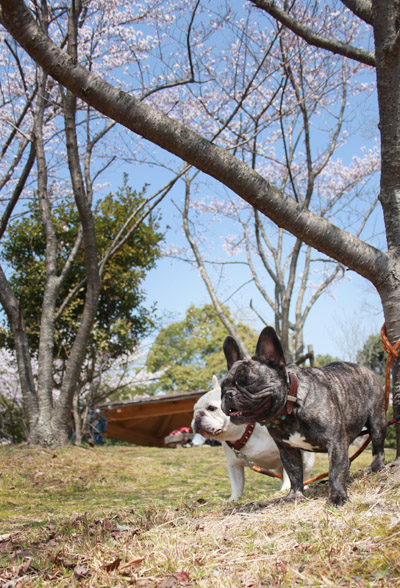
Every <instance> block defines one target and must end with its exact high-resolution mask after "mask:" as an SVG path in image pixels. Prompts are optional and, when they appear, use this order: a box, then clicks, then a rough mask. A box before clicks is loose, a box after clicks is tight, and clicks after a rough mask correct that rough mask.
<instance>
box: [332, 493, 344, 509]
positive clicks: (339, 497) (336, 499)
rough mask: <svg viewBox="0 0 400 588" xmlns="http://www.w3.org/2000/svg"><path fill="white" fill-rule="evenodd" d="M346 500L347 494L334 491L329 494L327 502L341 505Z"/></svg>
mask: <svg viewBox="0 0 400 588" xmlns="http://www.w3.org/2000/svg"><path fill="white" fill-rule="evenodd" d="M347 501H348V497H347V494H343V493H339V492H338V493H335V494H330V496H329V504H333V506H343V505H344V503H345V502H347Z"/></svg>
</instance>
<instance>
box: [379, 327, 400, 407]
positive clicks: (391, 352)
mask: <svg viewBox="0 0 400 588" xmlns="http://www.w3.org/2000/svg"><path fill="white" fill-rule="evenodd" d="M381 339H382V347H383V349H384V350H385V351H386V353H387V355H388V356H387V361H386V372H385V398H386V410H387V407H388V406H389V393H390V368H391V365H392V359H393V358H397V357H398V356H399V354H398V353H397V350H398V348H399V347H400V339H399V340H398V341H397V343H395V344H394V345H392V344H391V343H390V341H389V339H388V337H387V334H386V323H383V325H382V328H381Z"/></svg>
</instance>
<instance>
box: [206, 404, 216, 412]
mask: <svg viewBox="0 0 400 588" xmlns="http://www.w3.org/2000/svg"><path fill="white" fill-rule="evenodd" d="M207 410H209V411H210V412H214V410H217V407H216V406H211V405H210V406H208V407H207Z"/></svg>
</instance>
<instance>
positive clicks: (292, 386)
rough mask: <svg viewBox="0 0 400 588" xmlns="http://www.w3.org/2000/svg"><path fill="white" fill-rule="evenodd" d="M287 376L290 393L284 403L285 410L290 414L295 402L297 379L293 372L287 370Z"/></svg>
mask: <svg viewBox="0 0 400 588" xmlns="http://www.w3.org/2000/svg"><path fill="white" fill-rule="evenodd" d="M288 378H289V385H290V393H289V394H288V395H287V403H286V407H285V408H286V410H287V413H288V414H292V412H293V405H294V404H295V402H297V388H298V386H299V380H298V379H297V376H296V374H294V373H293V372H288Z"/></svg>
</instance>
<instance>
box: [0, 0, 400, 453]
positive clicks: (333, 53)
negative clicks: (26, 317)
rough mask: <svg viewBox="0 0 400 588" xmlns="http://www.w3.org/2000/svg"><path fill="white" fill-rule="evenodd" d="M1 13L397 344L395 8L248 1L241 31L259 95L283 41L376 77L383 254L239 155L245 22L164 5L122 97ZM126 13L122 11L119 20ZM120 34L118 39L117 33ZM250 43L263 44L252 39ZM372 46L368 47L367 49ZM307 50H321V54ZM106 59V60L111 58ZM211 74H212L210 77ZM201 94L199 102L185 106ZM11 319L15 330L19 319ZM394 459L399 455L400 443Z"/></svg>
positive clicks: (31, 23)
mask: <svg viewBox="0 0 400 588" xmlns="http://www.w3.org/2000/svg"><path fill="white" fill-rule="evenodd" d="M110 4H111V2H110ZM0 5H1V7H2V13H1V18H2V22H3V24H4V26H5V27H6V29H7V30H8V31H9V32H10V34H11V35H12V36H13V37H14V39H16V40H17V41H18V43H19V44H20V45H21V46H22V47H23V48H24V49H25V50H26V51H27V53H28V54H29V55H30V56H31V57H32V58H33V59H34V60H35V61H36V62H37V63H39V64H40V65H41V66H42V67H43V68H44V70H45V71H46V72H47V73H48V74H49V75H50V76H52V78H54V79H55V80H57V81H58V82H59V83H61V84H62V85H64V86H65V87H67V88H68V90H69V91H70V92H71V93H73V94H74V95H75V96H77V97H79V98H80V99H81V100H82V101H84V102H85V103H87V104H90V106H92V107H93V108H94V109H96V110H98V111H99V112H100V113H102V114H104V115H106V116H108V117H109V118H110V119H112V120H114V121H116V122H118V123H120V124H121V125H123V126H124V127H126V128H127V129H130V130H131V131H133V132H134V133H135V134H136V135H138V136H140V137H143V138H144V139H146V140H147V141H149V142H151V143H153V144H154V145H157V146H158V147H160V148H162V149H164V150H166V151H168V152H169V153H171V154H173V155H174V156H177V157H179V158H180V159H182V160H184V161H185V162H187V163H189V164H190V165H193V166H195V167H196V168H197V169H199V170H201V171H202V172H204V173H205V174H208V175H209V176H211V177H212V178H215V179H216V180H218V181H219V182H221V184H223V185H224V186H226V187H227V188H229V189H230V190H232V192H233V193H235V194H236V195H237V196H239V197H240V198H242V199H244V200H245V201H246V202H247V203H248V204H250V205H251V206H252V207H254V208H255V209H256V210H257V211H258V212H259V213H260V214H262V215H265V216H266V217H268V218H269V219H271V220H272V221H273V222H274V223H275V224H276V225H278V226H279V227H282V228H284V229H286V230H287V231H289V232H291V233H292V234H293V235H295V236H296V237H297V238H299V239H300V240H301V241H303V242H305V243H306V244H307V245H309V246H311V247H313V248H315V249H316V250H318V251H320V252H321V253H323V254H325V255H327V256H330V257H332V258H333V259H335V260H336V261H337V262H338V263H340V264H342V265H343V266H345V267H346V268H349V269H351V270H353V271H355V272H357V273H358V274H360V275H361V276H363V277H364V278H366V279H367V280H369V281H370V282H371V283H372V284H373V285H374V286H375V288H376V290H377V292H378V294H379V296H380V299H381V302H382V308H383V312H384V316H385V321H386V330H387V333H388V337H389V340H390V341H391V342H392V343H395V342H396V341H397V339H398V338H400V306H399V305H400V285H399V284H400V282H399V279H398V276H399V275H400V266H399V255H400V241H399V240H400V230H399V229H400V226H399V224H400V214H399V208H400V205H399V198H400V196H399V194H400V189H399V182H400V179H399V178H400V174H399V171H398V169H397V168H398V166H399V162H400V157H399V155H400V153H399V149H400V142H399V141H398V139H397V137H398V134H399V132H400V129H399V125H400V100H399V99H398V93H399V91H400V72H399V68H400V43H399V38H400V33H399V26H400V25H399V23H400V8H399V6H398V3H397V2H395V1H394V0H385V1H384V2H382V0H381V1H380V2H378V0H371V1H370V0H342V1H339V0H337V1H335V0H333V1H332V2H330V3H329V4H326V3H320V2H318V1H317V0H315V1H308V0H304V1H303V2H297V3H293V4H291V5H289V3H287V2H286V1H282V2H277V1H269V0H252V1H251V2H248V3H247V7H249V6H251V7H252V8H253V10H251V9H249V11H248V12H243V13H242V18H241V20H240V24H241V26H243V35H244V36H246V34H247V32H248V31H249V29H248V27H247V21H246V19H247V18H250V17H249V16H248V15H250V14H251V15H253V16H254V14H255V13H257V19H256V21H257V22H258V28H256V32H257V34H258V50H259V53H260V54H263V55H265V56H266V61H265V62H262V60H260V63H261V62H262V67H265V68H266V70H267V72H268V75H266V77H265V82H264V84H261V86H260V87H264V85H266V84H267V81H268V78H269V76H270V75H274V72H275V74H276V75H280V73H279V70H277V69H274V63H273V62H270V60H269V59H268V55H269V53H270V46H271V42H272V37H273V36H274V35H276V34H278V32H281V31H282V30H285V35H286V36H287V37H288V38H290V39H296V41H292V43H291V44H290V45H291V46H292V45H293V46H295V45H296V42H297V43H299V46H300V47H301V50H302V51H310V52H311V53H312V54H314V55H321V52H323V56H324V59H325V60H326V61H327V63H328V61H329V62H330V63H331V64H332V67H337V64H338V63H342V58H343V57H345V58H346V59H347V62H346V63H347V64H350V63H353V62H354V63H355V64H357V67H358V66H359V65H360V66H361V65H362V66H365V67H367V68H371V70H372V68H374V69H375V72H376V87H377V97H378V105H379V133H380V142H381V153H382V155H381V159H380V164H381V175H380V194H379V203H380V207H381V210H382V214H383V217H384V222H385V230H386V241H387V251H382V250H381V249H379V248H377V247H374V246H373V245H371V244H370V243H368V242H367V241H366V240H364V239H363V238H361V235H357V232H356V233H353V232H352V231H351V226H349V225H347V226H339V225H338V224H337V223H333V222H332V220H331V218H329V217H327V216H324V215H322V214H320V212H321V211H320V210H318V208H316V209H310V208H309V207H307V206H305V205H304V202H305V200H304V199H305V198H306V196H307V195H306V193H301V194H297V198H296V194H295V193H291V192H290V191H287V188H286V187H285V186H283V189H282V186H281V185H280V183H279V182H277V183H275V179H274V177H273V176H272V177H271V176H268V175H267V174H264V172H263V171H262V170H261V169H260V170H258V169H254V168H253V167H252V165H251V164H250V163H249V161H247V160H246V159H244V158H243V157H242V153H241V151H240V150H238V149H237V145H240V144H242V143H243V141H246V140H247V137H241V136H237V145H235V144H232V141H231V140H230V139H231V134H230V132H228V127H231V128H232V130H233V131H234V130H235V125H236V123H237V121H236V120H235V118H234V117H235V114H236V113H237V112H238V111H239V109H240V107H241V106H242V105H244V106H245V105H246V100H247V99H250V94H251V92H250V88H251V85H250V86H249V90H248V92H245V93H243V92H242V93H240V94H238V95H235V96H233V97H232V98H233V102H232V101H229V100H227V96H226V94H225V93H224V91H223V86H224V80H223V75H222V70H223V69H224V64H225V63H227V62H229V63H230V64H231V70H230V75H231V77H235V76H239V75H243V76H246V72H247V68H246V66H247V64H246V63H243V62H241V63H237V65H236V67H235V59H234V57H235V54H234V49H235V46H232V47H231V46H230V45H229V43H228V44H226V43H225V42H224V37H223V34H222V33H223V32H224V30H225V29H224V24H225V23H226V22H231V23H233V24H234V23H235V22H238V23H239V20H237V21H235V20H234V19H233V20H232V21H231V20H230V16H231V14H230V7H228V10H227V11H226V12H224V13H223V14H222V12H220V11H219V10H218V9H217V8H216V7H214V5H213V6H211V7H210V6H207V7H206V6H203V5H202V3H201V2H181V3H179V6H178V7H177V5H176V4H175V3H173V2H171V3H168V5H167V6H166V3H163V8H164V12H165V14H167V15H168V16H169V17H170V22H168V23H167V24H168V31H167V30H164V29H161V28H157V24H156V25H155V30H157V31H158V32H159V41H160V44H159V45H158V48H157V51H158V54H157V52H155V53H154V55H153V59H154V61H152V62H151V63H150V62H149V61H147V62H146V63H145V62H143V61H141V60H140V56H139V55H137V59H136V69H135V73H131V72H127V74H128V73H129V75H128V76H127V78H126V80H131V76H133V77H135V76H136V79H139V78H140V79H141V82H142V86H141V91H140V92H139V91H137V92H133V91H130V92H127V91H125V90H126V86H129V83H127V81H125V86H124V85H122V87H121V84H120V83H119V82H118V80H113V79H109V78H107V76H102V75H99V74H101V72H98V73H96V72H94V71H92V68H91V67H90V66H88V64H87V63H85V62H84V60H83V59H77V58H76V57H73V56H71V55H70V54H68V52H67V51H65V50H64V47H63V44H62V42H60V39H58V38H57V35H55V34H50V35H49V34H48V33H47V31H46V28H45V27H43V24H41V23H40V21H38V19H37V14H36V13H35V11H33V12H32V11H31V10H30V8H29V6H27V5H26V3H25V2H24V1H23V0H0ZM132 5H133V3H132ZM153 5H154V10H153ZM92 6H96V4H95V3H91V2H89V3H84V2H83V3H81V2H79V1H78V0H73V2H72V3H71V6H70V8H71V11H72V12H74V11H76V12H77V13H78V14H79V15H81V13H82V11H83V12H84V11H86V10H88V9H90V8H91V7H92ZM121 6H122V4H120V3H116V10H115V12H116V14H117V13H118V7H121ZM140 7H145V8H147V9H148V12H147V13H146V15H144V17H143V21H142V23H141V28H142V31H146V30H147V27H148V26H150V21H149V19H147V20H146V16H148V17H149V18H150V16H151V23H152V24H153V25H154V23H155V22H156V23H157V22H158V21H157V20H156V21H155V19H156V18H158V16H159V12H158V10H157V9H158V8H159V6H158V4H157V3H153V2H151V3H147V2H143V3H142V4H141V5H140ZM169 9H171V10H169ZM121 10H122V8H121ZM254 11H255V12H254ZM178 12H179V14H178ZM150 13H151V14H150ZM149 15H150V16H149ZM276 23H278V24H276ZM335 23H336V24H337V23H339V24H341V25H342V26H341V28H340V29H335V36H334V37H333V36H332V31H333V25H334V24H335ZM196 24H197V28H196V30H195V25H196ZM128 29H129V22H128V20H126V21H125V26H124V27H123V28H121V29H119V30H120V31H121V32H120V35H121V38H122V37H124V38H129V34H128ZM171 30H172V31H173V32H174V34H175V35H176V37H175V40H176V41H177V42H178V44H180V48H181V51H180V52H178V56H179V59H178V64H177V66H176V67H175V63H176V61H172V62H171V61H169V58H170V56H171V51H172V50H173V51H174V53H176V47H177V46H176V44H175V45H174V44H171V43H170V38H171V37H170V36H168V35H169V32H170V31H171ZM218 30H219V31H220V32H221V34H222V37H221V36H220V37H219V42H216V43H215V44H214V45H213V44H212V42H211V41H212V40H214V38H215V37H213V36H214V34H216V32H218ZM122 31H123V33H122ZM113 34H118V28H115V29H114V31H113ZM249 34H251V35H253V34H256V33H255V32H254V30H251V33H249ZM163 35H165V36H163ZM371 35H373V43H374V46H373V47H372V46H370V39H371V38H372V37H371ZM299 39H300V40H299ZM122 46H123V44H122V43H121V47H122ZM309 47H314V48H315V47H316V48H317V49H315V53H313V52H312V51H311V49H309ZM213 51H214V53H213ZM157 55H158V60H157ZM297 55H298V54H297V53H296V52H290V53H289V58H290V59H291V60H295V59H297ZM102 57H103V59H105V60H107V54H106V52H104V54H103V56H102ZM143 64H144V65H152V66H154V67H152V68H151V69H152V71H151V72H150V70H149V69H147V68H146V67H142V65H143ZM210 64H211V65H213V66H214V67H213V68H210ZM157 67H158V69H157ZM350 67H351V66H350ZM162 70H163V71H162ZM157 74H158V75H157ZM220 74H221V75H220ZM149 78H150V79H151V80H157V79H158V82H159V83H158V84H154V83H149V84H148V92H147V94H146V93H145V92H143V87H145V86H146V80H148V79H149ZM250 81H251V80H249V84H250ZM314 81H315V80H314ZM213 83H215V84H216V85H217V87H218V88H219V89H220V96H219V97H218V96H217V94H215V95H213V96H211V95H210V92H211V90H210V88H211V86H212V84H213ZM160 86H163V87H164V88H165V89H167V86H169V87H170V89H171V90H172V91H169V92H167V91H165V93H163V94H162V99H159V100H156V99H155V94H154V91H153V90H154V89H155V88H156V87H160ZM311 86H312V84H310V87H311ZM183 88H184V89H185V90H183ZM194 94H195V95H196V97H197V98H198V100H192V101H190V97H191V96H192V95H194ZM160 96H161V95H160ZM254 97H256V95H254ZM145 98H146V99H145ZM182 98H186V99H182ZM202 98H203V100H202ZM209 98H210V99H209ZM193 105H194V106H193ZM283 106H284V105H283ZM205 115H207V116H206V117H205ZM202 117H205V118H206V119H207V121H208V124H203V125H202V129H201V132H199V130H198V129H199V128H200V126H199V123H200V125H201V123H202ZM271 153H272V151H271ZM273 155H274V157H275V158H276V160H277V161H283V162H284V161H285V159H286V157H287V156H286V154H285V153H275V154H273ZM333 198H334V197H333ZM366 212H367V211H366ZM358 230H359V227H358V228H357V229H356V231H358ZM13 320H14V321H16V316H14V319H13ZM392 365H393V382H394V394H393V398H394V410H395V412H396V413H399V412H400V377H399V362H398V361H394V362H393V364H392ZM397 453H398V454H400V435H398V441H397Z"/></svg>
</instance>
